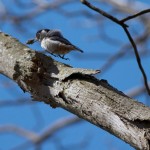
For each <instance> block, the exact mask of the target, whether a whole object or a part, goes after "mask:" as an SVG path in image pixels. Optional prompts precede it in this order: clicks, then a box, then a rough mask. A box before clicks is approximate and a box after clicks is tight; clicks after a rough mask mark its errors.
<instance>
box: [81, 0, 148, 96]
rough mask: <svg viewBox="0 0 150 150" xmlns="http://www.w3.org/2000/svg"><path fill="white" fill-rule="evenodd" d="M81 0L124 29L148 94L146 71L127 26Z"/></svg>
mask: <svg viewBox="0 0 150 150" xmlns="http://www.w3.org/2000/svg"><path fill="white" fill-rule="evenodd" d="M81 2H82V3H83V4H84V5H86V6H87V7H89V8H91V9H92V10H94V11H96V12H98V13H100V14H101V15H103V16H105V17H107V18H108V19H110V20H111V21H113V22H115V23H117V24H118V25H120V26H121V27H122V28H123V29H124V31H125V33H126V35H127V37H128V39H129V41H130V43H131V44H132V47H133V49H134V53H135V56H136V60H137V63H138V66H139V69H140V71H141V73H142V75H143V78H144V83H145V87H146V89H147V92H148V94H149V95H150V89H149V86H148V81H147V76H146V73H145V71H144V69H143V66H142V64H141V59H140V56H139V53H138V50H137V47H136V44H135V42H134V40H133V38H132V36H131V34H130V33H129V31H128V29H127V27H128V26H127V25H126V24H125V23H124V22H122V21H120V20H118V19H117V18H115V17H113V16H112V15H110V14H108V13H107V12H105V11H103V10H101V9H99V8H97V7H95V6H93V5H92V4H90V3H89V2H87V1H86V0H81Z"/></svg>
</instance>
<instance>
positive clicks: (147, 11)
mask: <svg viewBox="0 0 150 150" xmlns="http://www.w3.org/2000/svg"><path fill="white" fill-rule="evenodd" d="M149 12H150V9H145V10H143V11H141V12H139V13H137V14H134V15H131V16H128V17H126V18H124V19H122V20H120V21H121V22H123V23H124V22H126V21H128V20H131V19H133V18H136V17H139V16H141V15H143V14H146V13H149Z"/></svg>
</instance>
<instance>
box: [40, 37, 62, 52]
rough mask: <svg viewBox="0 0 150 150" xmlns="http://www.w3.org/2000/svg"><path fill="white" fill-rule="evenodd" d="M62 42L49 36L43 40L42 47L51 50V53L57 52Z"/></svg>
mask: <svg viewBox="0 0 150 150" xmlns="http://www.w3.org/2000/svg"><path fill="white" fill-rule="evenodd" d="M59 44H60V42H58V41H53V40H51V39H49V38H44V39H43V40H42V41H41V47H42V48H44V49H45V50H47V51H49V52H50V53H55V51H57V49H58V47H59Z"/></svg>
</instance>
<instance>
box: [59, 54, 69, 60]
mask: <svg viewBox="0 0 150 150" xmlns="http://www.w3.org/2000/svg"><path fill="white" fill-rule="evenodd" d="M58 56H59V57H60V58H62V59H64V60H70V59H69V58H65V57H64V55H62V56H61V55H58Z"/></svg>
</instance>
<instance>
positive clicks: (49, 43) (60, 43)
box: [27, 29, 83, 59]
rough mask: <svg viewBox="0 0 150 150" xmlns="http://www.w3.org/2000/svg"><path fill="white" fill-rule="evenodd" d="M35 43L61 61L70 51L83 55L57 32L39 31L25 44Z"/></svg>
mask: <svg viewBox="0 0 150 150" xmlns="http://www.w3.org/2000/svg"><path fill="white" fill-rule="evenodd" d="M36 41H39V42H40V43H41V47H42V48H43V49H45V50H46V51H47V52H49V53H50V54H52V55H54V54H57V55H58V56H59V57H61V58H63V59H65V58H64V55H65V54H67V53H69V52H70V51H72V50H76V51H79V52H81V53H83V51H82V50H81V49H80V48H78V47H76V46H75V45H73V44H72V43H71V42H69V41H68V40H67V39H66V38H64V37H63V35H62V34H61V32H60V31H59V30H50V29H42V30H39V31H37V33H36V37H35V39H32V40H28V41H27V44H33V43H34V42H36ZM54 56H55V55H54Z"/></svg>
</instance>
